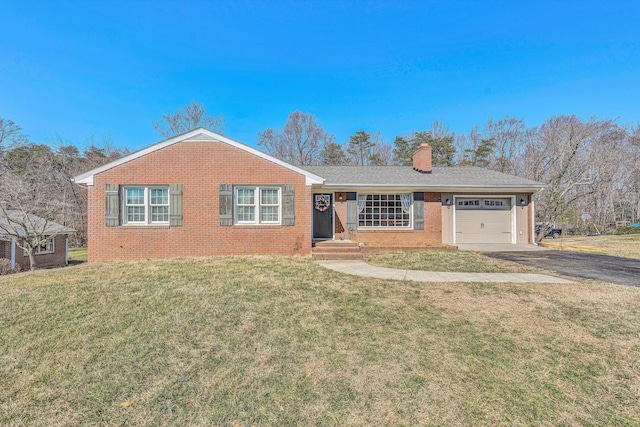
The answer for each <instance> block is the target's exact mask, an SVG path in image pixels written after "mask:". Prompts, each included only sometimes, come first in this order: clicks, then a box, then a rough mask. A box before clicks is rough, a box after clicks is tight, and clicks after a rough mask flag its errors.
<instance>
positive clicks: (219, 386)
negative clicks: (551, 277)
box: [0, 257, 640, 426]
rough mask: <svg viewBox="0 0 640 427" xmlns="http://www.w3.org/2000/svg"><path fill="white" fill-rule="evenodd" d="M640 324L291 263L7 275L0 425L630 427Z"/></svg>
mask: <svg viewBox="0 0 640 427" xmlns="http://www.w3.org/2000/svg"><path fill="white" fill-rule="evenodd" d="M639 306H640V289H638V288H632V287H625V286H614V285H609V284H603V283H592V282H591V283H587V282H585V283H576V284H573V285H552V284H479V283H468V284H463V283H442V284H439V283H429V284H426V283H413V282H395V281H387V280H377V279H370V278H360V277H355V276H348V275H342V274H340V273H337V272H334V271H331V270H326V269H324V268H322V267H320V266H319V265H317V264H315V263H313V262H311V261H310V260H307V259H292V258H266V257H265V258H258V257H224V258H207V259H179V260H169V261H149V262H136V263H113V264H95V265H94V264H83V265H79V266H75V267H68V268H60V269H54V270H46V271H35V272H27V273H21V274H17V275H11V276H5V277H0V385H1V386H0V425H14V426H22V425H24V426H27V425H29V426H30V425H47V426H63V425H64V426H66V425H131V426H151V425H176V426H182V425H203V426H204V425H206V426H209V425H222V426H233V425H235V424H239V425H242V426H249V425H407V426H409V425H585V424H586V425H638V424H639V423H640V402H639V390H640V389H639V387H638V384H640V365H639V364H638V360H640V336H639V331H640V311H639V310H638V307H639ZM123 404H124V405H123Z"/></svg>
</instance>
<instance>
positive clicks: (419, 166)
mask: <svg viewBox="0 0 640 427" xmlns="http://www.w3.org/2000/svg"><path fill="white" fill-rule="evenodd" d="M413 170H416V171H418V172H422V173H431V147H430V146H429V144H420V146H419V147H418V149H417V150H416V151H415V152H414V153H413Z"/></svg>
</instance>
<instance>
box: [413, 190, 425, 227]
mask: <svg viewBox="0 0 640 427" xmlns="http://www.w3.org/2000/svg"><path fill="white" fill-rule="evenodd" d="M413 229H414V230H424V193H422V192H420V193H413Z"/></svg>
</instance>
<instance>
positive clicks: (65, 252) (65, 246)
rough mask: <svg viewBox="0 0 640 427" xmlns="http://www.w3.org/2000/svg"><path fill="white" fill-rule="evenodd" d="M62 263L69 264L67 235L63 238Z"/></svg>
mask: <svg viewBox="0 0 640 427" xmlns="http://www.w3.org/2000/svg"><path fill="white" fill-rule="evenodd" d="M54 239H55V237H54ZM64 265H69V238H68V237H65V238H64Z"/></svg>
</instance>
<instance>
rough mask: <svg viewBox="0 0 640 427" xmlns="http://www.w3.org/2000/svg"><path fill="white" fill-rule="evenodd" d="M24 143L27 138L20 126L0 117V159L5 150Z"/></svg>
mask: <svg viewBox="0 0 640 427" xmlns="http://www.w3.org/2000/svg"><path fill="white" fill-rule="evenodd" d="M26 141H27V137H26V135H25V134H24V133H23V132H22V128H21V127H20V126H18V125H17V124H16V123H15V122H13V121H11V120H9V119H4V118H2V117H0V158H2V155H3V153H4V150H6V148H8V147H10V146H12V145H15V144H22V143H24V142H26Z"/></svg>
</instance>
